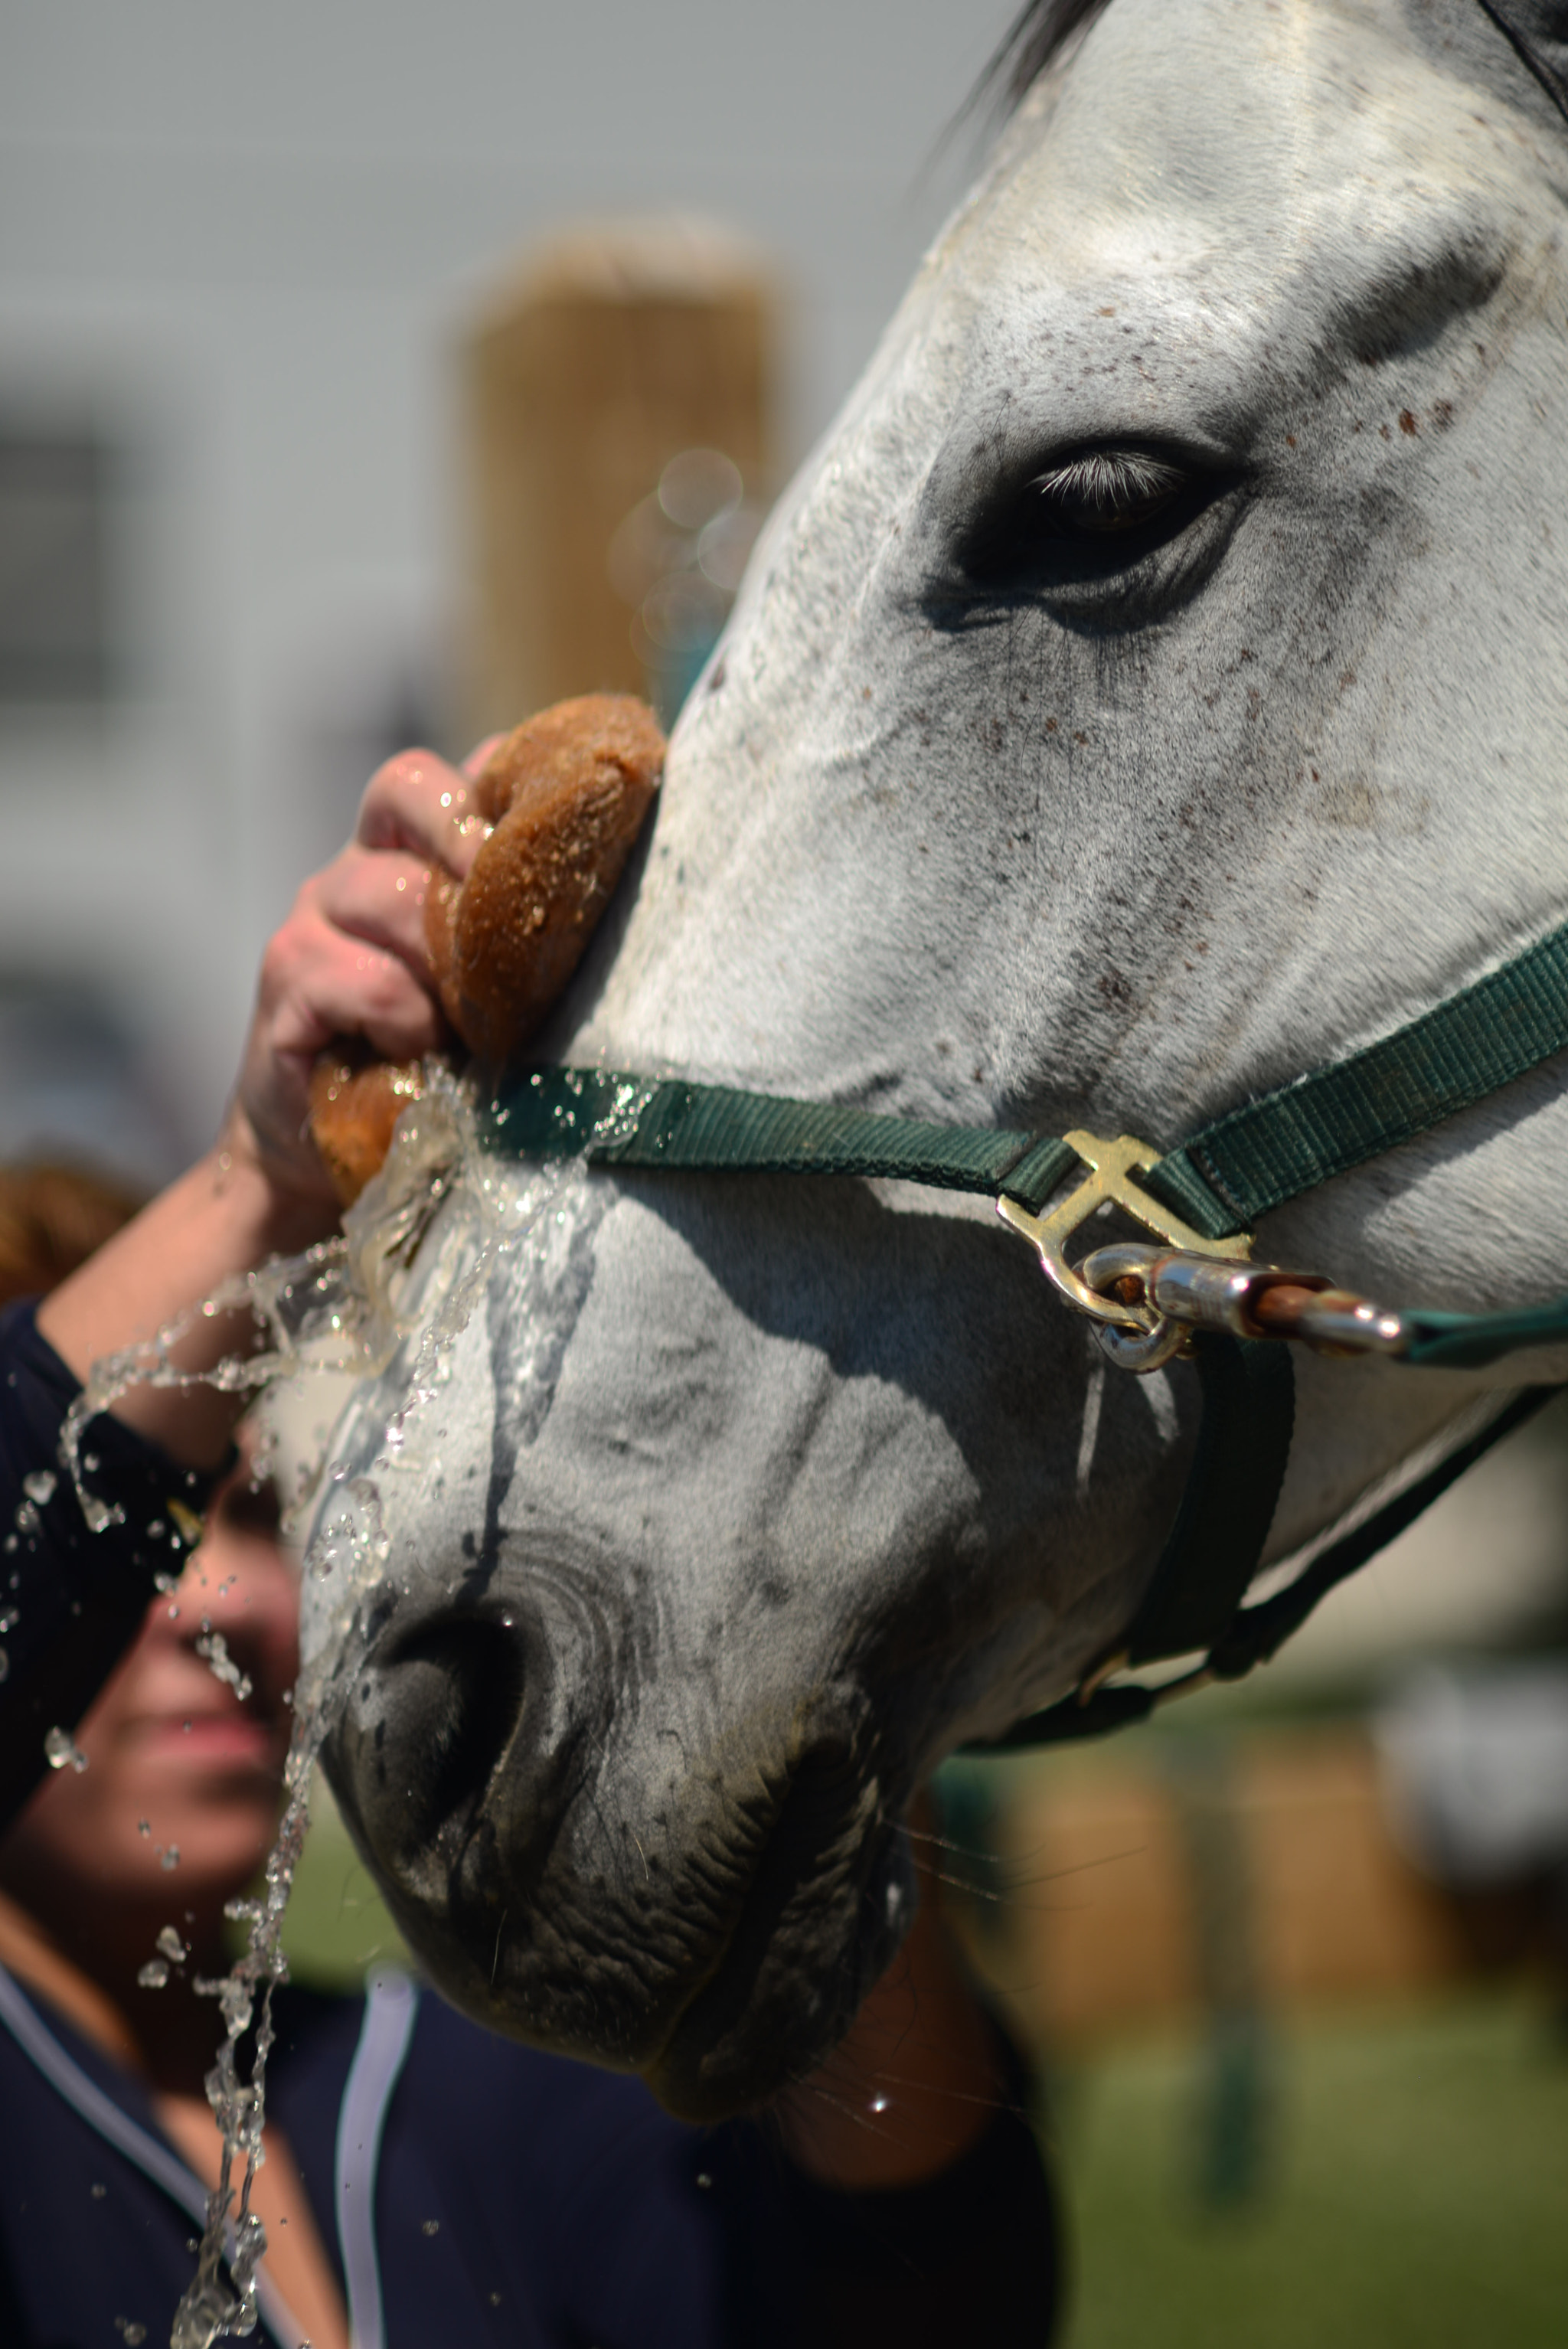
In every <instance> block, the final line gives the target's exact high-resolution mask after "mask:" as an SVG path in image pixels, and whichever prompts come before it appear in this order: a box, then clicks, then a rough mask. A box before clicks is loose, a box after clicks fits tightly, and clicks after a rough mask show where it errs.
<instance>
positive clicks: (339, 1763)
mask: <svg viewBox="0 0 1568 2349" xmlns="http://www.w3.org/2000/svg"><path fill="white" fill-rule="evenodd" d="M526 1646H527V1640H526V1634H525V1633H524V1632H522V1631H521V1630H519V1629H518V1627H517V1626H516V1625H515V1624H514V1623H513V1622H512V1620H511V1619H510V1618H508V1617H504V1616H495V1615H454V1614H444V1615H440V1616H438V1617H436V1618H434V1619H427V1620H426V1621H424V1622H420V1623H417V1624H414V1625H412V1626H409V1627H407V1629H404V1630H400V1631H398V1632H396V1633H394V1634H393V1635H392V1636H391V1637H390V1638H389V1639H387V1640H386V1641H385V1642H383V1643H382V1645H381V1646H379V1647H378V1648H377V1650H376V1651H374V1652H373V1654H372V1656H371V1658H370V1659H369V1660H368V1661H367V1662H366V1665H365V1666H363V1667H362V1669H361V1670H360V1671H358V1672H357V1673H356V1675H355V1679H354V1682H353V1685H352V1687H351V1689H350V1691H349V1693H348V1696H347V1699H346V1702H345V1705H344V1708H343V1712H342V1714H341V1716H340V1718H339V1721H338V1723H337V1725H336V1727H335V1731H334V1733H333V1735H332V1738H331V1741H330V1744H329V1747H328V1752H327V1757H326V1758H327V1768H328V1775H330V1776H331V1778H332V1780H333V1783H334V1786H335V1789H336V1791H337V1794H338V1797H339V1800H340V1801H341V1802H342V1803H343V1805H344V1807H345V1809H346V1812H347V1813H348V1815H349V1817H350V1821H351V1824H352V1825H353V1826H355V1827H356V1829H357V1830H358V1833H359V1837H360V1839H361V1841H362V1842H363V1843H364V1845H365V1846H366V1849H367V1851H368V1853H369V1856H370V1857H371V1858H372V1859H373V1861H374V1862H375V1863H376V1864H377V1867H379V1868H384V1869H386V1870H387V1871H388V1872H389V1873H390V1874H391V1875H392V1876H393V1877H395V1878H397V1879H398V1880H399V1881H401V1882H402V1883H403V1884H404V1885H405V1886H406V1887H407V1889H410V1890H417V1889H424V1888H422V1887H420V1886H419V1884H418V1879H419V1878H421V1877H423V1876H424V1875H425V1874H426V1873H427V1871H428V1870H431V1869H432V1868H433V1869H434V1870H436V1871H437V1872H438V1876H439V1878H440V1881H441V1883H442V1885H443V1886H444V1887H448V1888H449V1876H450V1871H451V1869H452V1868H453V1866H454V1865H455V1864H457V1863H458V1862H459V1860H460V1856H461V1853H462V1850H463V1848H464V1847H465V1846H466V1844H467V1842H468V1840H469V1836H470V1834H471V1833H472V1831H473V1829H474V1826H475V1824H476V1821H477V1820H478V1818H479V1816H480V1811H481V1808H482V1806H483V1804H484V1798H485V1795H486V1794H487V1792H488V1790H489V1789H490V1785H491V1784H492V1782H493V1780H494V1778H495V1775H496V1773H497V1770H498V1768H500V1766H501V1764H502V1761H503V1758H504V1757H506V1756H507V1755H508V1754H510V1753H511V1749H512V1748H513V1747H514V1745H515V1744H516V1743H517V1740H518V1735H519V1731H520V1726H521V1717H522V1713H523V1710H524V1699H525V1693H526V1688H527V1681H528V1672H527V1657H526ZM429 1889H434V1887H431V1888H429Z"/></svg>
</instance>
